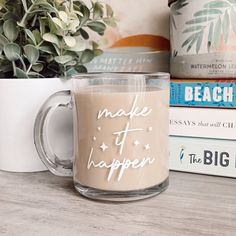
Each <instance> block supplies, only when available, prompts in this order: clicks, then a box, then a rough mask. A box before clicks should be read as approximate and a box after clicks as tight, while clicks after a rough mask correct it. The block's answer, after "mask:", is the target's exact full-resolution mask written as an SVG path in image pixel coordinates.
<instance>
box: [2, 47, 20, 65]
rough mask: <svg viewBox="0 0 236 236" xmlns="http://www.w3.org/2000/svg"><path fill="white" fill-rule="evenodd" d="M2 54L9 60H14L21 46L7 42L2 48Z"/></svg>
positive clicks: (16, 58)
mask: <svg viewBox="0 0 236 236" xmlns="http://www.w3.org/2000/svg"><path fill="white" fill-rule="evenodd" d="M3 51H4V54H5V56H6V58H7V59H8V60H9V61H11V62H12V61H16V60H18V59H19V57H20V54H21V48H20V46H19V45H18V44H16V43H8V44H6V45H5V46H4V48H3Z"/></svg>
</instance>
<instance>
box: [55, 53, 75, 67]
mask: <svg viewBox="0 0 236 236" xmlns="http://www.w3.org/2000/svg"><path fill="white" fill-rule="evenodd" d="M54 59H55V61H56V62H57V63H59V64H62V65H64V64H66V63H68V62H70V61H72V60H73V57H72V56H69V55H65V56H57V57H55V58H54Z"/></svg>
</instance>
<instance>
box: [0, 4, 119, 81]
mask: <svg viewBox="0 0 236 236" xmlns="http://www.w3.org/2000/svg"><path fill="white" fill-rule="evenodd" d="M115 24H116V23H115V18H114V16H113V11H112V8H111V7H110V6H109V5H104V4H102V3H99V2H92V4H91V7H90V8H89V7H88V6H87V5H86V4H85V3H84V2H83V1H81V0H15V1H12V0H0V78H43V77H45V78H47V77H67V76H70V75H71V74H74V73H78V72H86V67H85V66H84V64H86V63H88V62H89V61H91V60H92V59H93V58H94V57H95V56H97V55H100V54H101V53H102V51H101V50H100V49H99V45H98V44H96V43H95V42H91V43H88V39H89V36H90V33H91V32H96V33H98V34H99V35H103V34H104V31H105V29H106V26H107V25H111V26H114V25H115Z"/></svg>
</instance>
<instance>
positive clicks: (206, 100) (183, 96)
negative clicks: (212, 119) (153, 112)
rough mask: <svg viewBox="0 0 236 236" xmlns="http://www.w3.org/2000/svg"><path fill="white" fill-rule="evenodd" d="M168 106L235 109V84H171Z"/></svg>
mask: <svg viewBox="0 0 236 236" xmlns="http://www.w3.org/2000/svg"><path fill="white" fill-rule="evenodd" d="M170 105H171V106H186V107H188V106H189V107H215V108H236V82H225V83H222V82H206V81H205V82H171V84H170Z"/></svg>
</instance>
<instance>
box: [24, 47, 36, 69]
mask: <svg viewBox="0 0 236 236" xmlns="http://www.w3.org/2000/svg"><path fill="white" fill-rule="evenodd" d="M24 52H25V56H26V58H27V59H28V61H29V62H30V64H32V65H33V64H35V63H36V62H37V61H38V59H39V50H38V49H37V48H36V47H35V46H33V45H30V44H29V45H26V46H25V47H24Z"/></svg>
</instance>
